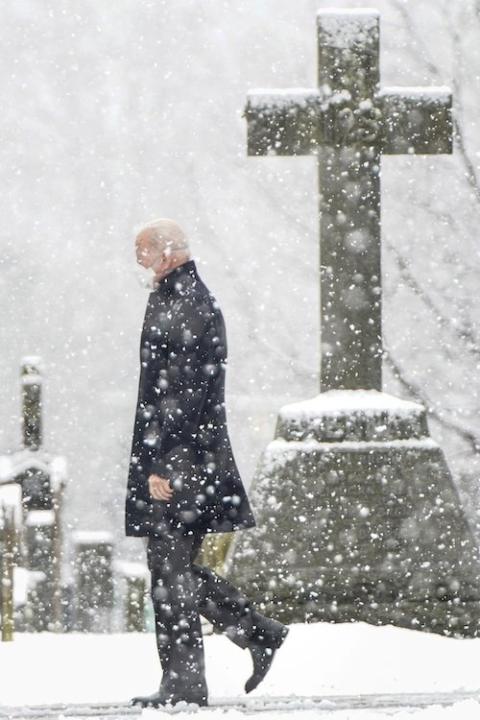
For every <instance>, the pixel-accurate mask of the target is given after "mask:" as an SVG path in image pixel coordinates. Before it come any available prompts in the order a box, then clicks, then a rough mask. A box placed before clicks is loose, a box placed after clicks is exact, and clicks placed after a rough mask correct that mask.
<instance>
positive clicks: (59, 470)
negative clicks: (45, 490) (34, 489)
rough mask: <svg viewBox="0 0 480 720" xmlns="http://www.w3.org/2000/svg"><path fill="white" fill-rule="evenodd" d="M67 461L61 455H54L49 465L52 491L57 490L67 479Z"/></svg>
mask: <svg viewBox="0 0 480 720" xmlns="http://www.w3.org/2000/svg"><path fill="white" fill-rule="evenodd" d="M67 468H68V464H67V459H66V457H64V456H63V455H56V456H55V457H54V458H52V462H51V463H50V482H51V485H52V489H53V490H58V489H59V487H60V485H61V483H62V482H64V481H65V480H66V479H67Z"/></svg>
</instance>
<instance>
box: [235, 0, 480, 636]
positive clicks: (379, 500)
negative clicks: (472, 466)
mask: <svg viewBox="0 0 480 720" xmlns="http://www.w3.org/2000/svg"><path fill="white" fill-rule="evenodd" d="M379 21H380V17H379V13H378V11H376V10H374V9H369V8H368V9H360V10H358V9H356V10H339V9H332V10H331V9H327V10H322V11H320V12H319V14H318V26H317V27H318V54H319V74H318V87H317V88H314V89H295V90H285V91H276V92H270V91H264V90H261V91H255V92H252V93H250V94H249V96H248V103H247V107H246V113H245V115H246V119H247V122H248V153H249V154H250V155H305V154H313V155H316V156H317V159H318V168H319V185H320V187H319V194H320V246H321V251H320V298H321V364H320V390H321V392H320V394H319V395H318V396H317V397H315V398H313V399H311V400H307V401H305V402H299V403H293V404H289V405H286V406H284V407H282V408H281V410H280V413H279V417H278V421H277V427H276V431H275V438H274V440H273V441H272V442H271V443H270V444H269V445H268V446H267V448H266V450H265V451H264V453H263V454H262V457H261V459H260V462H259V465H258V468H257V472H256V476H255V478H254V481H253V484H252V488H251V497H252V502H253V504H254V509H255V515H256V518H257V525H258V527H257V528H255V529H253V530H250V531H249V532H244V533H236V534H235V536H234V539H233V542H232V545H231V547H230V550H229V553H228V555H227V560H226V571H227V574H228V575H229V577H231V578H233V579H234V581H235V583H237V584H238V585H240V586H243V587H245V588H246V589H248V595H249V596H250V597H252V599H253V600H256V601H257V602H264V603H265V605H266V607H267V609H268V614H272V615H274V616H277V617H278V618H279V619H282V620H283V621H287V622H288V621H294V620H296V621H303V620H309V619H312V620H314V619H315V620H329V621H347V620H365V621H368V622H372V623H375V624H380V623H392V624H396V625H402V626H405V627H411V628H418V629H424V630H430V631H435V632H439V633H445V634H458V635H466V636H470V635H477V634H478V628H479V622H480V603H479V599H480V579H479V578H480V563H479V552H478V548H477V546H476V544H475V541H474V539H473V535H472V533H471V531H470V528H469V526H468V523H467V520H466V518H465V514H464V512H463V509H462V507H461V504H460V500H459V496H458V493H457V490H456V488H455V485H454V482H453V479H452V477H451V474H450V472H449V470H448V467H447V464H446V461H445V458H444V455H443V452H442V450H441V448H440V447H439V446H438V444H437V443H436V442H434V441H433V440H432V438H431V437H430V436H429V431H428V426H427V419H426V410H425V408H424V407H423V406H422V405H419V404H417V403H413V402H408V401H405V400H401V399H398V398H395V397H393V396H391V395H388V394H386V393H383V392H382V356H383V348H382V312H381V311H382V293H381V242H380V240H381V234H380V177H381V172H380V168H381V156H382V154H384V153H387V154H403V153H413V154H437V153H451V152H452V117H451V105H452V98H451V93H450V91H449V89H448V88H446V87H436V88H435V87H431V88H409V87H404V88H401V87H390V88H388V87H387V88H381V87H380V77H379V76H380V74H379Z"/></svg>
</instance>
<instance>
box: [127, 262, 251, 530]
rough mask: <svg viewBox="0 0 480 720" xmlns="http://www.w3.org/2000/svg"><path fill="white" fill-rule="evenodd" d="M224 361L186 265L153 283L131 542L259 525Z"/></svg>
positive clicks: (213, 318) (204, 296)
mask: <svg viewBox="0 0 480 720" xmlns="http://www.w3.org/2000/svg"><path fill="white" fill-rule="evenodd" d="M226 361H227V339H226V331H225V322H224V318H223V315H222V312H221V310H220V307H219V305H218V302H217V300H216V298H215V297H214V296H213V295H212V294H211V293H210V291H209V290H208V288H207V287H206V285H205V284H204V283H203V281H202V279H201V278H200V277H199V275H198V271H197V267H196V264H195V261H194V260H188V261H186V262H185V263H183V264H182V265H179V266H177V267H176V268H175V269H174V270H172V271H170V272H169V273H168V274H167V275H166V276H165V277H164V278H162V279H161V280H160V281H159V282H158V283H157V285H156V287H155V289H154V290H153V291H152V292H151V293H150V295H149V298H148V302H147V308H146V312H145V319H144V322H143V328H142V333H141V340H140V379H139V388H138V398H137V406H136V413H135V421H134V428H133V438H132V445H131V452H130V461H129V471H128V482H127V496H126V502H125V529H126V534H127V535H134V536H145V535H154V534H156V532H160V527H161V525H162V523H165V522H170V521H171V520H172V519H173V520H175V521H176V522H181V523H182V524H184V525H185V526H187V527H189V528H202V529H203V530H204V531H205V532H207V533H210V532H230V531H232V530H239V529H242V528H248V527H253V526H255V524H256V523H255V518H254V516H253V514H252V510H251V507H250V503H249V500H248V497H247V494H246V492H245V488H244V487H243V483H242V480H241V478H240V475H239V471H238V468H237V465H236V462H235V458H234V455H233V451H232V447H231V444H230V438H229V435H228V430H227V421H226V411H225V371H226ZM151 473H155V474H157V475H161V476H162V477H167V478H168V479H169V481H170V485H171V486H172V488H173V490H174V492H173V496H172V499H171V500H170V501H168V502H167V501H161V500H155V499H153V498H152V497H151V495H150V492H149V489H148V476H149V475H150V474H151Z"/></svg>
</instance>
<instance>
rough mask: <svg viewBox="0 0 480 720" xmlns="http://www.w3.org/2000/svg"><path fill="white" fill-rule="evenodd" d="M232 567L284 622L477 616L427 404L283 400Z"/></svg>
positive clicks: (469, 548)
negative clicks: (250, 519)
mask: <svg viewBox="0 0 480 720" xmlns="http://www.w3.org/2000/svg"><path fill="white" fill-rule="evenodd" d="M250 498H251V501H252V505H253V508H254V512H255V516H256V519H257V527H256V528H253V529H251V530H249V531H245V532H241V533H240V532H238V533H234V535H233V541H232V545H231V546H230V549H229V552H228V554H227V558H226V564H225V569H226V574H227V576H228V577H229V579H231V580H232V581H233V582H234V583H235V584H236V585H238V586H239V587H240V588H242V589H243V590H245V591H246V592H247V594H248V595H249V597H250V598H251V599H252V601H253V602H254V603H255V604H257V605H258V606H259V607H260V608H262V610H263V611H264V612H265V613H266V614H268V615H271V616H272V617H276V618H278V619H279V620H281V621H283V622H287V623H289V622H306V621H318V620H324V621H328V622H348V621H357V620H363V621H366V622H369V623H372V624H378V625H380V624H392V625H398V626H402V627H408V628H412V629H419V630H425V631H431V632H438V633H440V634H444V635H453V636H462V637H475V636H477V635H478V634H479V628H480V559H479V550H478V547H477V545H476V543H475V540H474V537H473V534H472V532H471V529H470V527H469V525H468V522H467V519H466V516H465V513H464V511H463V508H462V506H461V503H460V499H459V495H458V492H457V490H456V488H455V485H454V482H453V479H452V476H451V474H450V471H449V469H448V466H447V464H446V461H445V458H444V455H443V452H442V450H441V449H440V447H439V446H438V444H437V443H436V442H434V441H433V440H432V438H431V437H430V436H429V430H428V425H427V418H426V411H425V408H424V407H423V406H422V405H419V404H417V403H413V402H409V401H405V400H401V399H399V398H395V397H393V396H392V395H388V394H386V393H381V392H379V391H376V390H330V391H328V392H324V393H320V395H318V396H317V397H315V398H313V399H311V400H308V401H306V402H300V403H293V404H289V405H285V406H284V407H282V408H281V410H280V413H279V417H278V420H277V427H276V431H275V438H274V440H272V442H270V443H269V445H268V446H267V448H266V449H265V451H264V452H263V454H262V456H261V458H260V462H259V466H258V468H257V473H256V476H255V478H254V481H253V484H252V487H251V489H250Z"/></svg>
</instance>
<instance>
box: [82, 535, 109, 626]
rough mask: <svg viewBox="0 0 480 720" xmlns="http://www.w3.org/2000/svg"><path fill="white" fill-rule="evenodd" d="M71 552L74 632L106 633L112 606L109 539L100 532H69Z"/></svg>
mask: <svg viewBox="0 0 480 720" xmlns="http://www.w3.org/2000/svg"><path fill="white" fill-rule="evenodd" d="M72 540H73V544H74V552H75V560H74V565H75V571H74V574H75V629H76V630H78V631H80V632H109V631H110V628H111V620H112V607H113V587H114V586H113V572H112V554H113V538H112V536H111V534H110V533H107V532H103V531H82V530H77V531H76V532H74V533H72Z"/></svg>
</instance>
